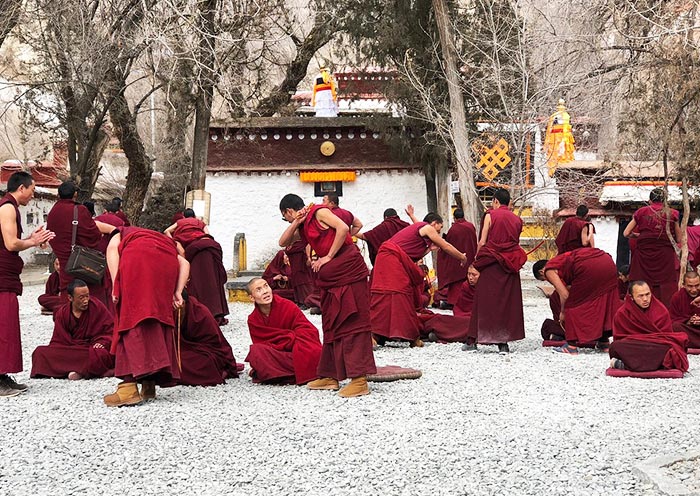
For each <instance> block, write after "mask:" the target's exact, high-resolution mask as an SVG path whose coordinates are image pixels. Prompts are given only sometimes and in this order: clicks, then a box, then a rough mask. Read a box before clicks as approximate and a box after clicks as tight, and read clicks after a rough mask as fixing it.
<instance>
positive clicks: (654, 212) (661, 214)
mask: <svg viewBox="0 0 700 496" xmlns="http://www.w3.org/2000/svg"><path fill="white" fill-rule="evenodd" d="M663 202H664V191H663V190H662V189H661V188H655V189H654V190H652V191H651V193H650V194H649V205H648V206H646V207H642V208H640V209H639V210H637V211H636V212H635V213H634V216H633V217H632V220H631V221H630V223H629V224H627V227H626V228H625V232H624V235H625V237H627V238H631V237H634V238H636V240H637V246H636V247H635V249H634V251H633V252H632V262H631V264H630V280H632V281H638V280H642V281H646V282H647V284H649V287H651V290H652V292H653V293H654V296H656V298H658V299H659V300H660V301H661V303H663V304H664V305H666V307H668V306H669V305H670V303H671V296H673V293H675V292H676V291H677V290H678V275H679V274H678V268H677V267H676V262H677V260H678V257H676V252H675V250H674V248H673V245H674V243H675V240H679V239H681V238H680V236H681V231H680V226H679V225H678V211H677V210H674V209H672V208H671V209H668V210H666V209H665V208H664V203H663ZM667 228H668V229H667ZM669 230H670V232H671V235H672V236H675V240H674V241H672V240H670V239H669V237H668V231H669Z"/></svg>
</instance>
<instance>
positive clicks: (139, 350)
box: [111, 227, 180, 386]
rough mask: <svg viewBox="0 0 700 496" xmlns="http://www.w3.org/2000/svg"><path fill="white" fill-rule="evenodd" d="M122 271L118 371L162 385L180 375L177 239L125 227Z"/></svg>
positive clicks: (114, 345) (119, 374) (116, 340)
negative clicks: (175, 315)
mask: <svg viewBox="0 0 700 496" xmlns="http://www.w3.org/2000/svg"><path fill="white" fill-rule="evenodd" d="M119 230H120V232H121V242H120V243H119V255H120V259H119V271H118V273H117V277H116V281H115V285H114V290H113V291H114V295H115V296H116V297H117V298H119V301H118V304H117V315H116V318H115V326H114V336H113V338H112V349H111V351H112V353H113V354H114V355H115V357H116V361H115V369H114V375H115V376H117V377H125V378H129V379H130V378H131V377H133V378H134V379H139V378H142V377H147V376H149V380H154V381H155V382H156V383H157V384H158V385H160V386H172V385H174V384H176V383H177V380H179V379H180V369H179V367H178V362H177V355H176V349H175V341H174V336H175V320H174V318H173V294H174V293H175V289H176V287H177V277H178V272H179V263H178V259H177V249H176V248H175V242H174V241H173V240H172V239H170V238H168V237H167V236H165V235H163V234H160V233H157V232H155V231H151V230H148V229H142V228H139V227H122V228H119Z"/></svg>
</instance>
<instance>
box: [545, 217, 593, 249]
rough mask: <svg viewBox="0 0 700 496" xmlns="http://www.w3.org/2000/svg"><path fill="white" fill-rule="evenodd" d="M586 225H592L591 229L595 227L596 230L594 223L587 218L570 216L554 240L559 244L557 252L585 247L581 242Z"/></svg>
mask: <svg viewBox="0 0 700 496" xmlns="http://www.w3.org/2000/svg"><path fill="white" fill-rule="evenodd" d="M586 226H590V229H593V232H595V228H594V227H593V224H591V223H590V222H588V221H587V220H585V219H582V218H580V217H569V218H568V219H566V220H565V221H564V223H563V224H562V226H561V229H559V234H557V238H556V239H555V240H554V243H555V244H556V245H557V250H558V253H557V254H558V255H561V254H562V253H566V252H567V251H572V250H576V249H577V248H583V244H582V243H581V232H582V231H583V228H584V227H586Z"/></svg>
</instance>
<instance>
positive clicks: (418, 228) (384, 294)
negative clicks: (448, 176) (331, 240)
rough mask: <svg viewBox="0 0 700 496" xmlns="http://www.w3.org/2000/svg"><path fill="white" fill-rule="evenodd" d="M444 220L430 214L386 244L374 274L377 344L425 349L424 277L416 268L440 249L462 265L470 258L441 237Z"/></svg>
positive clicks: (372, 307) (373, 315)
mask: <svg viewBox="0 0 700 496" xmlns="http://www.w3.org/2000/svg"><path fill="white" fill-rule="evenodd" d="M442 223H443V222H442V217H440V216H439V215H437V214H435V213H432V212H430V213H428V215H426V216H425V218H424V219H423V222H416V223H415V224H413V225H411V226H408V227H407V228H405V229H402V230H401V231H399V232H398V233H396V234H394V236H392V237H391V239H390V240H388V241H385V242H384V243H383V244H382V246H381V248H379V253H378V254H377V259H376V264H375V266H374V270H373V274H372V297H371V304H370V310H369V314H370V318H371V321H372V332H374V335H375V336H376V339H377V342H378V343H380V344H383V342H385V341H387V340H393V341H396V340H399V341H409V342H410V343H411V346H418V347H421V346H423V341H422V340H421V339H420V330H421V327H422V326H421V323H420V320H419V319H418V315H417V313H416V312H418V311H419V310H420V309H421V308H422V307H421V300H420V295H421V292H422V290H423V284H424V273H423V271H422V270H421V269H420V268H419V267H418V266H417V265H416V262H417V261H418V260H420V259H421V258H423V257H424V256H425V255H426V254H427V253H429V252H430V250H431V249H435V248H440V249H442V250H444V251H445V252H447V253H448V254H449V255H450V256H451V257H454V258H455V259H457V260H459V261H460V262H461V263H463V264H464V263H466V262H467V255H465V254H464V253H461V252H460V251H459V250H457V248H455V247H454V246H452V245H451V244H450V243H448V242H447V241H445V240H444V239H442V238H441V237H440V230H441V229H442Z"/></svg>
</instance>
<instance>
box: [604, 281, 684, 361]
mask: <svg viewBox="0 0 700 496" xmlns="http://www.w3.org/2000/svg"><path fill="white" fill-rule="evenodd" d="M687 346H688V337H687V336H686V335H685V333H683V332H674V331H673V327H672V323H671V316H670V315H669V313H668V310H667V309H666V307H665V306H664V305H663V304H662V303H661V302H660V301H659V300H658V299H657V298H656V297H655V296H654V295H653V294H652V292H651V289H650V288H649V285H648V284H647V283H646V282H644V281H633V282H632V283H631V284H630V296H628V297H627V299H626V300H625V303H624V304H623V306H622V307H621V308H620V309H619V310H618V312H617V313H616V314H615V319H614V321H613V342H612V344H611V345H610V357H611V361H610V366H611V367H612V368H616V369H626V370H631V371H633V372H650V371H654V370H660V369H677V370H680V371H682V372H686V371H687V370H688V355H687V353H686V348H687Z"/></svg>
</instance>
